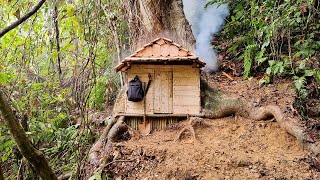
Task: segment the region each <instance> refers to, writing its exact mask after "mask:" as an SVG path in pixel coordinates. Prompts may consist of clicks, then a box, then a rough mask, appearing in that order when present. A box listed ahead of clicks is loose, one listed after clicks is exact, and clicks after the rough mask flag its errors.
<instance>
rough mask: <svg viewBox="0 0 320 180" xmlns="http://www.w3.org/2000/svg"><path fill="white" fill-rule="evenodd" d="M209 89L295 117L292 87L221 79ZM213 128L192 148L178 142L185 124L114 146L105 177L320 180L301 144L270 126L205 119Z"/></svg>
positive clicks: (203, 132)
mask: <svg viewBox="0 0 320 180" xmlns="http://www.w3.org/2000/svg"><path fill="white" fill-rule="evenodd" d="M209 79H210V81H209V84H210V86H211V87H214V88H216V89H218V90H222V91H223V93H224V94H226V95H228V96H231V97H243V98H246V99H248V100H250V101H252V103H255V104H256V106H264V105H268V104H276V105H280V106H281V107H282V109H283V110H284V112H285V113H287V114H288V115H291V116H296V114H295V112H294V109H293V108H292V101H293V99H294V97H293V93H292V92H291V84H289V83H286V82H285V81H284V82H281V83H277V84H274V85H269V86H264V87H259V86H258V83H257V81H256V80H254V79H253V80H251V81H241V80H238V81H229V80H228V79H226V78H224V77H222V76H220V75H219V74H218V75H217V74H216V75H214V76H213V77H210V78H209ZM204 121H205V122H207V123H208V124H210V126H209V127H197V128H196V129H195V131H196V134H197V139H198V141H196V142H195V143H192V139H191V138H190V136H188V135H186V136H184V138H183V139H182V140H181V141H175V139H176V137H177V134H178V132H179V130H180V129H181V123H180V124H177V125H174V126H172V127H170V128H169V129H166V130H160V131H156V132H153V133H152V134H151V135H149V136H144V137H141V136H139V135H137V134H136V133H133V132H131V135H132V138H131V139H130V140H129V141H122V142H118V143H116V144H115V148H114V149H113V153H112V156H113V157H112V159H113V160H112V161H111V163H108V164H107V166H106V167H105V168H104V170H103V172H104V173H106V174H108V176H110V177H113V178H119V179H319V178H320V174H319V172H318V171H317V170H316V168H314V167H315V162H314V159H313V158H311V156H310V155H309V154H308V153H307V152H305V151H304V150H303V147H302V146H301V145H300V144H299V143H298V142H297V140H296V139H295V138H294V137H293V136H291V135H289V134H288V133H287V132H285V131H284V130H283V129H281V128H280V127H279V125H278V124H277V123H276V122H274V121H272V120H269V121H252V120H250V119H244V118H241V117H228V118H223V119H217V120H210V119H205V120H204Z"/></svg>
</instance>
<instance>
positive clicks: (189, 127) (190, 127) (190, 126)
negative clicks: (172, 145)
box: [176, 118, 210, 143]
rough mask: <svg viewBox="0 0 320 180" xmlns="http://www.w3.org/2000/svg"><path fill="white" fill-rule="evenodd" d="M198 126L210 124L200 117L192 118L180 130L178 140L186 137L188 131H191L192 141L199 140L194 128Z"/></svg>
mask: <svg viewBox="0 0 320 180" xmlns="http://www.w3.org/2000/svg"><path fill="white" fill-rule="evenodd" d="M197 126H205V127H208V126H210V124H208V123H206V122H205V121H203V119H200V118H190V120H189V121H187V122H186V123H185V124H184V125H183V128H182V130H181V131H180V132H179V134H178V135H177V138H176V141H180V140H181V139H182V138H184V137H185V136H186V134H187V132H188V131H189V132H190V133H191V136H192V142H191V143H195V142H198V141H199V140H198V139H197V137H196V133H195V130H194V128H195V127H197Z"/></svg>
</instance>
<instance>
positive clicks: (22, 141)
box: [0, 89, 57, 180]
mask: <svg viewBox="0 0 320 180" xmlns="http://www.w3.org/2000/svg"><path fill="white" fill-rule="evenodd" d="M0 112H1V113H2V117H3V119H4V121H5V122H6V124H7V126H8V128H9V130H10V133H11V135H12V137H13V138H14V140H15V141H16V143H17V145H18V147H19V150H20V152H21V154H22V155H23V156H24V157H25V158H26V159H27V160H28V161H29V162H30V163H31V164H32V165H33V167H34V168H35V170H36V172H37V174H38V175H39V176H40V177H41V178H42V179H44V180H51V179H54V180H55V179H57V177H56V175H55V174H54V173H53V171H52V169H51V168H50V166H49V163H48V161H47V160H46V158H45V157H44V155H43V154H42V152H41V151H39V150H38V149H36V148H34V147H33V145H32V144H31V143H30V141H29V139H28V137H27V136H26V134H25V132H24V130H23V128H22V126H21V125H20V124H19V122H18V120H17V118H16V117H15V115H14V114H13V111H12V109H11V107H10V105H9V103H8V101H7V100H6V98H5V96H4V94H3V92H2V91H1V89H0Z"/></svg>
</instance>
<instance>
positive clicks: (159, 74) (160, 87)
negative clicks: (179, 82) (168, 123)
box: [153, 71, 173, 114]
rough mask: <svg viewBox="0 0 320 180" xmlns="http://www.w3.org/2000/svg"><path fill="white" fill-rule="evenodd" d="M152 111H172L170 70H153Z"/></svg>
mask: <svg viewBox="0 0 320 180" xmlns="http://www.w3.org/2000/svg"><path fill="white" fill-rule="evenodd" d="M154 85H155V86H154V101H153V107H154V113H164V114H170V113H172V109H173V108H172V99H173V98H172V95H173V93H172V71H155V79H154Z"/></svg>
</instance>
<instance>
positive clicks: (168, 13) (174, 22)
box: [123, 0, 195, 50]
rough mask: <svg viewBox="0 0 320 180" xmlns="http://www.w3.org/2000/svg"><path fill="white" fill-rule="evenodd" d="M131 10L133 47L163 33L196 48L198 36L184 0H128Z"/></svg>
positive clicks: (190, 48) (130, 25) (127, 3)
mask: <svg viewBox="0 0 320 180" xmlns="http://www.w3.org/2000/svg"><path fill="white" fill-rule="evenodd" d="M123 3H124V4H125V7H126V10H127V16H128V17H127V19H128V25H129V33H130V40H131V42H130V45H131V50H136V49H137V48H139V47H140V46H142V45H144V44H146V43H148V42H149V41H151V40H152V39H155V38H157V37H159V36H165V37H167V38H169V39H172V40H174V41H175V42H177V43H178V44H181V45H182V46H183V47H185V48H187V49H189V50H193V49H194V46H195V38H194V37H193V35H192V31H191V26H190V25H189V23H188V21H187V19H186V18H185V15H184V12H183V3H182V0H128V1H124V2H123Z"/></svg>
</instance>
